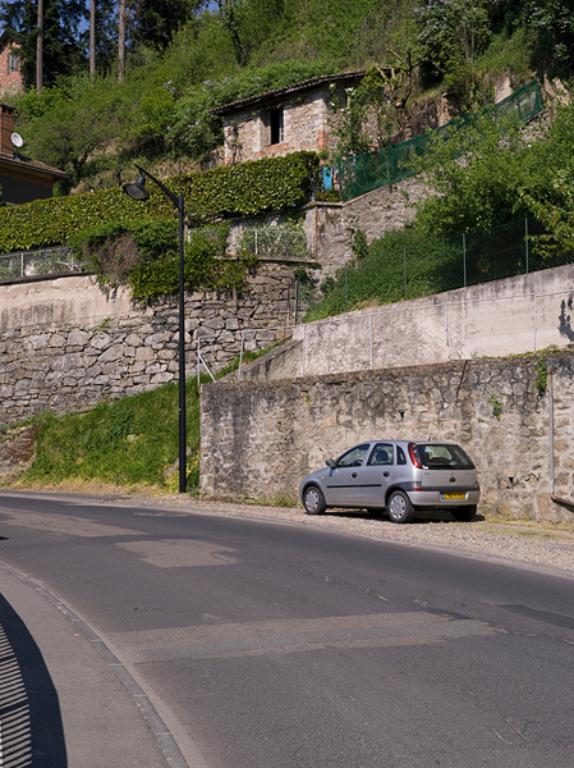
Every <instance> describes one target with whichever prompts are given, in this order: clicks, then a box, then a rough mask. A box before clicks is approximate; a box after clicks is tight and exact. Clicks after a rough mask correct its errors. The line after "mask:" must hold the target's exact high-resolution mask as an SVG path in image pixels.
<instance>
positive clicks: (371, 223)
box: [305, 178, 431, 276]
mask: <svg viewBox="0 0 574 768" xmlns="http://www.w3.org/2000/svg"><path fill="white" fill-rule="evenodd" d="M430 195H431V190H430V188H429V187H428V186H426V185H425V184H423V183H422V182H421V181H420V179H415V178H413V179H404V180H403V181H401V182H399V184H396V185H393V186H392V187H381V188H379V189H374V190H373V191H372V192H367V193H366V194H364V195H361V196H360V197H355V198H354V199H353V200H349V201H347V202H345V203H322V202H317V203H313V204H311V205H310V206H309V207H308V209H307V212H306V215H305V231H306V232H307V242H308V244H309V251H310V253H311V254H312V256H313V258H314V260H315V261H316V262H318V263H319V264H321V267H322V269H323V274H324V276H328V275H329V276H332V275H334V274H335V272H336V271H337V269H339V267H342V266H344V265H345V264H347V263H348V262H349V260H350V259H351V258H352V256H353V237H354V235H355V232H357V231H358V230H361V231H362V232H363V233H364V234H365V236H366V238H367V241H368V242H369V243H371V242H372V241H373V240H376V239H377V238H380V237H382V236H383V235H384V234H385V232H389V231H391V230H396V229H402V228H403V227H404V226H405V225H406V224H409V223H410V222H412V221H413V219H414V218H415V215H416V205H417V203H418V202H419V201H421V200H423V199H425V198H427V197H429V196H430Z"/></svg>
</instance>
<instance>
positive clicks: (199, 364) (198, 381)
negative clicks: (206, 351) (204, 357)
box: [197, 332, 201, 390]
mask: <svg viewBox="0 0 574 768" xmlns="http://www.w3.org/2000/svg"><path fill="white" fill-rule="evenodd" d="M200 384H201V349H200V336H199V332H198V334H197V389H198V390H199V386H200Z"/></svg>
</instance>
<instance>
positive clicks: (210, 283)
mask: <svg viewBox="0 0 574 768" xmlns="http://www.w3.org/2000/svg"><path fill="white" fill-rule="evenodd" d="M228 235H229V227H228V226H226V225H225V224H218V225H212V226H203V227H199V228H194V229H193V230H192V231H191V238H190V240H189V242H187V243H186V246H185V260H184V280H185V287H186V289H187V290H220V291H230V290H239V291H240V290H242V289H243V288H244V287H245V285H246V280H247V275H248V273H249V271H250V270H251V269H253V268H254V266H255V264H254V260H253V259H249V258H243V259H240V260H237V261H231V260H229V259H225V258H224V255H225V246H226V243H227V238H228ZM72 242H73V247H74V250H75V251H76V254H77V255H78V256H79V257H80V258H81V259H83V260H84V261H85V262H86V263H87V264H88V265H89V266H90V268H91V269H92V270H93V271H94V272H95V273H96V274H97V275H98V279H99V281H100V284H101V285H102V286H104V287H108V288H117V287H118V286H120V285H127V286H129V287H130V289H131V293H132V297H133V298H134V299H135V300H136V301H149V300H154V299H157V298H159V297H161V296H170V295H173V294H175V293H177V290H178V286H179V256H178V249H177V223H176V222H174V221H161V220H158V221H143V222H141V221H130V222H127V223H126V224H122V225H117V224H114V225H104V226H101V227H97V228H94V229H93V230H88V231H84V232H83V233H81V234H79V235H77V236H76V237H75V238H74V239H73V241H72Z"/></svg>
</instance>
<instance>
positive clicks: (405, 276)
mask: <svg viewBox="0 0 574 768" xmlns="http://www.w3.org/2000/svg"><path fill="white" fill-rule="evenodd" d="M403 280H404V285H405V299H406V298H407V296H408V289H407V249H406V247H405V248H403Z"/></svg>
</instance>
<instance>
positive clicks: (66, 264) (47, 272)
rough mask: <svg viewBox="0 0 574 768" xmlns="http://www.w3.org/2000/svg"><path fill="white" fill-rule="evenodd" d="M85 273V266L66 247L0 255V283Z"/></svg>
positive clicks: (70, 249)
mask: <svg viewBox="0 0 574 768" xmlns="http://www.w3.org/2000/svg"><path fill="white" fill-rule="evenodd" d="M85 271H86V268H85V265H83V264H82V263H81V262H80V261H78V260H77V259H76V258H75V257H74V253H73V250H72V248H69V247H66V246H59V247H54V248H43V249H42V250H39V251H18V252H17V253H6V254H3V255H0V283H2V282H4V283H6V282H15V281H19V280H29V279H33V278H42V277H58V276H59V275H69V274H73V273H81V272H85Z"/></svg>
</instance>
